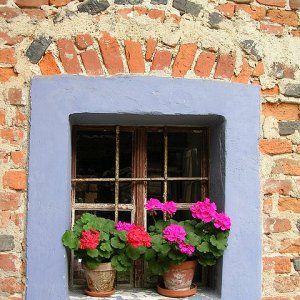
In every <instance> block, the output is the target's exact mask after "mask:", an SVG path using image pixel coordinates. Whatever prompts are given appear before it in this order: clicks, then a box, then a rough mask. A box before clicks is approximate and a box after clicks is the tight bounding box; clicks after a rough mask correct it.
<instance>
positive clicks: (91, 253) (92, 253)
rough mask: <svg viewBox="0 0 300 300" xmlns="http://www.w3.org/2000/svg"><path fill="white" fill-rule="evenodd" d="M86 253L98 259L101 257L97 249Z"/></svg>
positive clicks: (88, 250)
mask: <svg viewBox="0 0 300 300" xmlns="http://www.w3.org/2000/svg"><path fill="white" fill-rule="evenodd" d="M86 253H87V255H88V256H90V257H97V256H98V255H99V251H98V250H97V249H87V250H86Z"/></svg>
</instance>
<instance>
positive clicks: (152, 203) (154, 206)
mask: <svg viewBox="0 0 300 300" xmlns="http://www.w3.org/2000/svg"><path fill="white" fill-rule="evenodd" d="M162 205H163V204H162V203H161V202H160V201H159V200H158V199H155V198H150V199H149V200H148V201H147V202H146V203H145V208H146V209H147V210H149V211H154V210H160V209H161V208H162Z"/></svg>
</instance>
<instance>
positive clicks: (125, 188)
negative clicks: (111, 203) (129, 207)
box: [119, 182, 133, 204]
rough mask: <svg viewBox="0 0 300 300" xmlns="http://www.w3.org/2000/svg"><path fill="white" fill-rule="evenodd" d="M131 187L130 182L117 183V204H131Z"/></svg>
mask: <svg viewBox="0 0 300 300" xmlns="http://www.w3.org/2000/svg"><path fill="white" fill-rule="evenodd" d="M132 185H133V184H132V183H131V182H120V183H119V203H125V204H129V203H132Z"/></svg>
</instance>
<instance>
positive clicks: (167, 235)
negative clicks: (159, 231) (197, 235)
mask: <svg viewBox="0 0 300 300" xmlns="http://www.w3.org/2000/svg"><path fill="white" fill-rule="evenodd" d="M185 236H186V232H185V230H184V228H183V227H182V226H180V225H177V224H171V225H169V226H167V227H166V228H165V229H164V230H163V238H164V239H165V240H167V241H169V242H175V243H181V242H183V241H184V239H185Z"/></svg>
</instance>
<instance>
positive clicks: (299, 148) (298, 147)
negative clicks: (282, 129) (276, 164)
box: [296, 145, 300, 154]
mask: <svg viewBox="0 0 300 300" xmlns="http://www.w3.org/2000/svg"><path fill="white" fill-rule="evenodd" d="M296 153H298V154H300V145H298V146H297V149H296Z"/></svg>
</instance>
